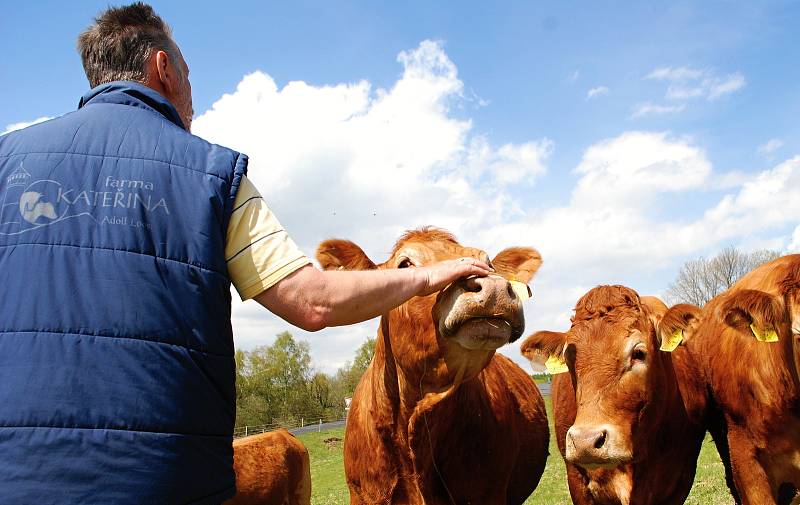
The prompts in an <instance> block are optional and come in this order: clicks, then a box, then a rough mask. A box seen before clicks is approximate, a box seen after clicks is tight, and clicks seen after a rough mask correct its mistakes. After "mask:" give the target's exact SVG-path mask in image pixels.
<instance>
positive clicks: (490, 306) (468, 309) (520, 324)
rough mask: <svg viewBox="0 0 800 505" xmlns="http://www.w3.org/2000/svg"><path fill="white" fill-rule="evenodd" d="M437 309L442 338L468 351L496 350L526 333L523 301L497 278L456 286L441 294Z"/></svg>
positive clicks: (468, 280) (463, 281) (471, 279)
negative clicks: (452, 341) (453, 341)
mask: <svg viewBox="0 0 800 505" xmlns="http://www.w3.org/2000/svg"><path fill="white" fill-rule="evenodd" d="M437 309H438V310H437V312H438V315H439V317H438V320H439V331H440V333H441V334H442V336H444V337H445V338H454V339H456V340H457V341H458V343H459V344H461V346H463V347H465V348H467V349H484V350H494V349H497V348H498V347H501V346H503V345H505V344H507V343H509V342H513V341H514V340H516V339H518V338H519V337H520V336H521V335H522V332H523V330H524V329H525V316H524V314H523V311H522V300H520V298H519V297H518V296H517V294H516V293H515V292H514V289H513V288H512V286H511V283H510V282H508V281H507V280H506V279H504V278H503V277H500V276H498V275H490V276H487V277H467V278H465V279H461V280H459V281H457V282H454V283H453V284H451V285H450V286H449V287H448V288H447V289H446V290H445V291H444V292H443V293H442V296H441V297H440V299H439V301H438V302H437Z"/></svg>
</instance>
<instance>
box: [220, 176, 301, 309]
mask: <svg viewBox="0 0 800 505" xmlns="http://www.w3.org/2000/svg"><path fill="white" fill-rule="evenodd" d="M225 261H226V262H227V263H228V275H229V276H230V278H231V282H233V286H234V287H235V288H236V291H238V292H239V296H241V297H242V300H248V299H250V298H253V297H254V296H256V295H258V294H259V293H261V292H262V291H264V290H266V289H269V288H271V287H272V286H274V285H275V284H276V283H277V282H278V281H280V280H281V279H283V278H285V277H286V276H288V275H289V274H291V273H292V272H294V271H296V270H297V269H299V268H301V267H303V266H305V265H308V264H310V263H311V260H309V259H308V257H306V255H304V254H303V253H302V252H301V251H300V249H299V248H298V247H297V245H296V244H295V243H294V241H293V240H292V239H291V238H290V237H289V235H288V234H287V233H286V231H285V230H284V229H283V227H282V226H281V224H280V223H279V222H278V219H277V218H276V217H275V215H274V214H273V213H272V212H271V211H270V210H269V208H268V207H267V204H266V203H265V202H264V200H263V199H262V198H261V194H260V193H259V192H258V190H257V189H256V187H255V186H254V185H253V183H252V182H250V180H249V179H247V177H242V180H241V182H240V183H239V190H238V191H237V193H236V199H235V201H234V204H233V213H232V214H231V219H230V222H229V223H228V234H227V237H226V241H225Z"/></svg>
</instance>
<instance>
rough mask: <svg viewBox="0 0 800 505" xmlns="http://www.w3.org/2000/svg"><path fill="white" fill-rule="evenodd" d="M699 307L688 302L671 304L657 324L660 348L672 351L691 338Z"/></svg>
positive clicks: (698, 315) (698, 320)
mask: <svg viewBox="0 0 800 505" xmlns="http://www.w3.org/2000/svg"><path fill="white" fill-rule="evenodd" d="M700 312H701V311H700V308H699V307H696V306H694V305H690V304H688V303H679V304H677V305H673V306H672V307H671V308H670V309H669V310H668V311H667V313H666V314H664V317H662V318H661V321H660V322H659V323H658V326H657V331H656V333H657V335H658V340H659V342H660V344H661V350H662V351H667V352H672V351H673V350H675V349H676V348H677V347H678V346H679V345H684V344H686V342H688V341H689V340H691V338H692V335H693V333H694V329H695V328H696V327H697V324H698V323H699V322H700Z"/></svg>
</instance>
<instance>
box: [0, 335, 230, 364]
mask: <svg viewBox="0 0 800 505" xmlns="http://www.w3.org/2000/svg"><path fill="white" fill-rule="evenodd" d="M12 333H47V334H49V335H80V336H81V337H96V338H118V339H121V340H135V341H137V342H145V343H148V344H157V345H166V346H169V347H178V348H181V349H186V350H187V351H192V352H197V353H200V354H206V355H208V356H214V357H216V358H232V357H233V353H230V354H220V353H216V352H210V351H203V350H200V349H195V348H194V347H190V346H188V345H182V344H174V343H172V342H164V341H163V340H151V339H149V338H140V337H134V336H129V335H109V334H107V333H100V332H86V331H72V330H70V331H66V330H49V329H39V330H34V329H26V330H12V329H1V328H0V335H9V334H12Z"/></svg>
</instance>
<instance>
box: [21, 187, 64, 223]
mask: <svg viewBox="0 0 800 505" xmlns="http://www.w3.org/2000/svg"><path fill="white" fill-rule="evenodd" d="M42 196H43V195H42V194H41V193H37V192H36V191H28V192H27V193H22V197H21V198H20V199H19V212H20V214H22V219H24V220H25V221H27V222H29V223H31V224H38V223H37V222H36V221H37V220H38V219H39V218H40V217H44V218H47V219H49V220H51V221H52V220H54V219H58V216H57V215H56V209H55V207H53V204H52V203H50V202H44V201H42Z"/></svg>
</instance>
